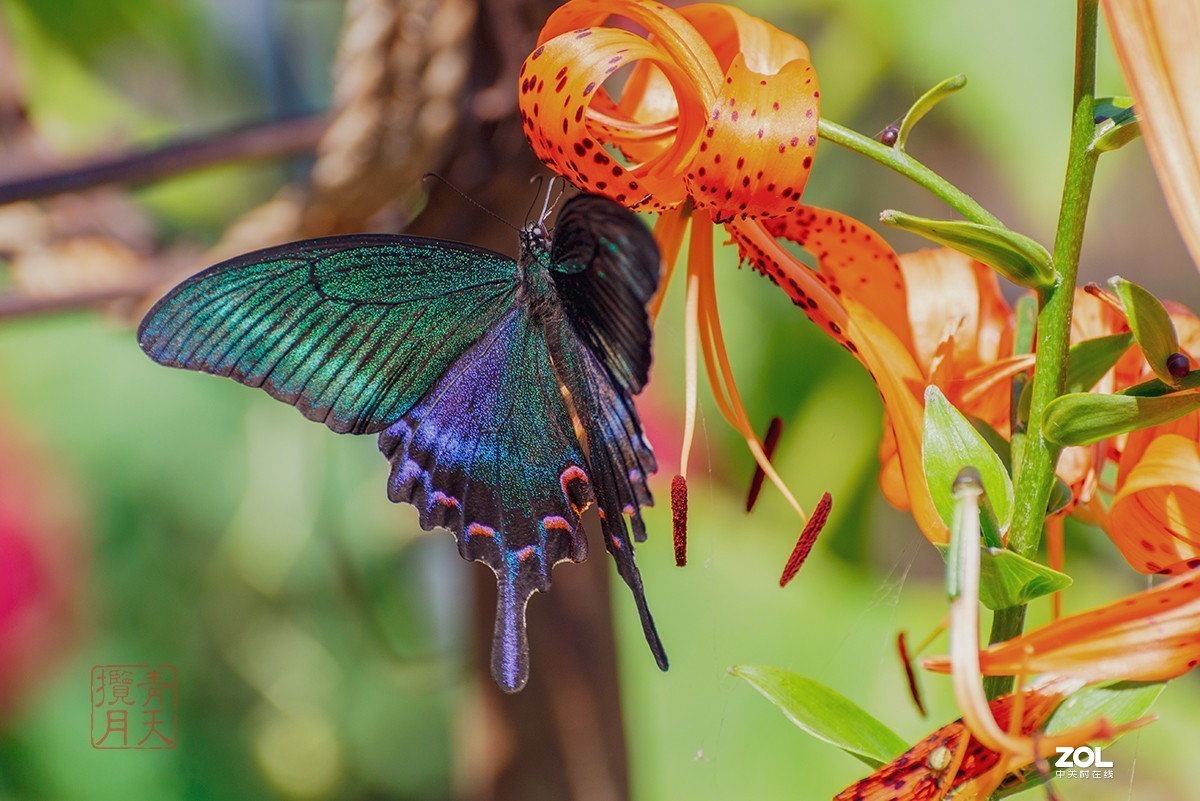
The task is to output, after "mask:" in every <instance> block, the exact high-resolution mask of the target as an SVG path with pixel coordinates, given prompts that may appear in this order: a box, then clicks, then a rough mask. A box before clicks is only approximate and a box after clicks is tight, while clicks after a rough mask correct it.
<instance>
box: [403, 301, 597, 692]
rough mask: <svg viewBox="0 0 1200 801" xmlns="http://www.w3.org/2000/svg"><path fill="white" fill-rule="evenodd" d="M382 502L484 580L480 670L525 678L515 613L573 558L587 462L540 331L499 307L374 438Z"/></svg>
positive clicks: (502, 679) (506, 680)
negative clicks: (489, 587)
mask: <svg viewBox="0 0 1200 801" xmlns="http://www.w3.org/2000/svg"><path fill="white" fill-rule="evenodd" d="M379 447H380V450H381V451H383V453H384V455H386V456H387V457H388V459H389V460H390V461H391V463H392V472H391V476H390V478H389V480H388V496H389V497H390V498H391V499H392V500H393V501H397V502H400V501H406V502H408V503H411V504H413V505H414V506H416V507H417V509H418V510H419V512H420V520H421V526H422V527H423V528H425V529H431V528H433V527H435V526H441V527H443V528H448V529H450V530H451V531H453V532H454V534H455V536H456V538H457V540H458V549H459V553H460V554H462V556H463V558H464V559H469V560H475V561H480V562H484V563H485V564H487V565H488V566H490V567H491V568H492V570H493V571H494V572H495V573H496V579H497V583H498V597H499V606H498V609H497V612H496V629H495V636H494V642H493V650H492V674H493V676H494V677H495V679H496V681H497V683H498V684H499V685H500V686H501V687H502V688H504V689H505V690H507V691H508V692H515V691H517V690H519V689H521V687H523V686H524V684H525V681H526V679H527V677H528V671H529V663H528V644H527V642H526V637H525V606H526V604H527V602H528V600H529V597H530V595H532V594H533V593H534V591H538V590H541V591H544V590H547V589H549V586H550V569H551V568H552V567H553V566H554V565H555V564H557V563H558V562H561V561H564V560H567V559H570V560H573V561H576V562H578V561H582V560H583V559H584V558H585V557H586V555H587V540H586V538H585V535H584V531H583V528H582V527H581V525H580V521H579V515H580V513H581V512H582V511H583V510H584V508H586V507H587V505H588V504H589V503H590V502H591V500H592V497H593V494H592V489H591V478H590V471H589V467H588V461H587V460H586V458H585V457H584V454H583V451H582V448H581V447H580V443H579V440H578V439H577V437H576V436H575V430H574V426H573V423H572V420H571V416H570V414H569V412H568V410H567V407H566V405H565V403H564V401H563V397H562V394H561V392H560V390H559V384H558V379H557V377H556V376H555V372H554V367H553V365H552V363H551V359H550V350H549V346H548V344H547V341H546V334H545V330H544V329H543V328H542V326H541V325H538V324H535V323H534V322H532V321H531V320H530V318H529V315H528V313H527V310H526V308H525V307H524V306H523V305H522V304H514V305H513V307H512V308H511V309H509V310H508V312H507V313H505V315H504V316H503V317H502V318H501V319H500V320H499V321H498V322H497V323H496V324H495V325H494V326H493V327H492V329H491V330H489V331H488V332H487V333H486V334H484V336H483V337H481V338H480V339H479V340H478V341H477V342H475V343H474V344H473V345H471V347H470V348H468V349H467V351H466V352H465V353H463V355H462V356H461V357H460V358H459V359H458V360H457V361H456V362H455V363H454V364H453V366H451V368H450V369H449V370H448V371H446V373H445V374H444V375H443V376H442V377H441V378H440V379H439V380H438V381H437V382H436V383H435V384H434V386H433V387H432V388H431V389H430V390H429V392H428V393H427V394H426V395H425V397H423V398H422V399H421V400H420V401H419V402H418V403H417V404H416V405H415V406H413V407H412V409H410V410H409V411H408V412H407V413H406V414H405V415H404V416H403V417H402V418H401V419H400V420H398V421H397V422H396V423H395V424H393V425H392V426H390V427H389V428H388V429H387V430H386V431H385V432H383V434H382V435H381V436H380V438H379Z"/></svg>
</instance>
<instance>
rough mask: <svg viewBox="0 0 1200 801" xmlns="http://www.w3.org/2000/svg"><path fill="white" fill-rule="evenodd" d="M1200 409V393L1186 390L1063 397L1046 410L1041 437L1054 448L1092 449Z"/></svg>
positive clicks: (1070, 395)
mask: <svg viewBox="0 0 1200 801" xmlns="http://www.w3.org/2000/svg"><path fill="white" fill-rule="evenodd" d="M1197 409H1200V392H1198V391H1196V390H1186V391H1183V392H1175V393H1173V394H1170V395H1161V396H1158V397H1139V396H1136V395H1097V394H1095V393H1093V392H1077V393H1072V394H1069V395H1062V396H1061V397H1058V398H1055V399H1054V400H1052V401H1050V403H1049V404H1048V405H1047V406H1046V415H1045V417H1044V418H1043V419H1042V436H1044V437H1045V438H1046V440H1047V441H1048V442H1052V443H1054V444H1055V445H1091V444H1092V443H1093V442H1099V441H1100V440H1102V439H1107V438H1109V437H1115V436H1117V435H1118V434H1126V433H1128V432H1130V431H1137V430H1138V429H1142V428H1149V427H1151V426H1157V425H1162V424H1163V423H1169V422H1171V421H1172V420H1178V419H1179V418H1180V417H1183V416H1184V415H1185V414H1188V413H1189V412H1194V411H1196V410H1197Z"/></svg>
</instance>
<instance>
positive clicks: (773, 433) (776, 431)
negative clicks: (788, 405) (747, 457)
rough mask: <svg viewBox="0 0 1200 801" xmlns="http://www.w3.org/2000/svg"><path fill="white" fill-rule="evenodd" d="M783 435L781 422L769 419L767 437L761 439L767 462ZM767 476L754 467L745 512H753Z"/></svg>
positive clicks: (761, 470) (757, 466)
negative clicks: (780, 436)
mask: <svg viewBox="0 0 1200 801" xmlns="http://www.w3.org/2000/svg"><path fill="white" fill-rule="evenodd" d="M782 433H783V421H782V420H780V419H779V418H778V417H772V418H771V424H770V425H768V426H767V435H766V436H765V437H763V453H764V454H766V456H767V461H768V462H769V461H771V459H772V457H774V456H775V446H776V445H778V444H779V435H780V434H782ZM766 477H767V474H766V473H764V472H763V469H762V467H761V466H760V465H758V464H755V465H754V476H753V477H751V479H750V492H749V493H748V494H747V495H746V512H747V513H750V512H752V511H754V504H755V503H757V502H758V493H760V492H762V485H763V479H765V478H766Z"/></svg>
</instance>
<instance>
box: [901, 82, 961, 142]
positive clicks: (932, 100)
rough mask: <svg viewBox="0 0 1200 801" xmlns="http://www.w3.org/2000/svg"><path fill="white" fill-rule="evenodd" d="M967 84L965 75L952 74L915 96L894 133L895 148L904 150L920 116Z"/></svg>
mask: <svg viewBox="0 0 1200 801" xmlns="http://www.w3.org/2000/svg"><path fill="white" fill-rule="evenodd" d="M966 85H967V76H966V75H963V74H962V73H959V74H958V75H952V76H950V77H949V78H947V79H946V80H944V81H942V82H941V83H939V84H938V85H937V86H934V87H933V88H932V89H930V90H929V91H928V92H926V93H925V94H923V95H921V96H920V97H918V98H917V102H915V103H913V104H912V108H910V109H909V110H908V113H907V114H905V115H904V119H903V120H901V121H900V130H899V131H898V132H897V134H896V144H895V145H893V147H895V148H896V149H897V150H904V144H905V143H906V142H907V141H908V135H909V134H910V133H912V129H913V127H914V126H916V124H917V123H918V122H920V121H921V118H922V117H924V116H925V115H926V114H928V113H929V112H930V111H932V110H933V107H934V106H936V105H937V104H938V103H941V102H942V101H943V100H945V99H946V98H947V97H949V96H950V95H952V94H954V93H955V92H957V91H958V90H959V89H962V88H963V87H964V86H966Z"/></svg>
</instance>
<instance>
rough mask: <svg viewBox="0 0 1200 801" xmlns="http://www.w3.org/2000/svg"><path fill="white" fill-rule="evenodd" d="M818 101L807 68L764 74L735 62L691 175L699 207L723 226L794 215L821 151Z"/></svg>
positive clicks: (798, 63)
mask: <svg viewBox="0 0 1200 801" xmlns="http://www.w3.org/2000/svg"><path fill="white" fill-rule="evenodd" d="M819 97H820V91H819V90H818V87H817V74H816V72H815V71H814V70H813V67H812V64H810V63H809V62H808V61H805V60H800V59H797V60H795V61H789V62H788V63H787V64H784V65H783V67H782V68H781V69H780V71H779V72H778V73H775V74H766V73H760V72H755V71H753V70H751V69H749V68H748V67H747V66H746V54H745V53H741V52H739V53H738V54H737V55H736V56H734V58H733V63H732V64H730V66H729V71H728V72H727V73H726V75H725V83H724V84H723V85H722V86H721V92H720V94H719V95H718V96H717V98H716V101H715V102H714V104H713V106H712V107H711V109H710V110H709V120H708V126H707V128H706V129H705V131H704V138H703V140H702V141H701V142H700V143H699V147H698V149H697V153H696V156H695V158H694V159H693V161H692V163H691V164H690V165H689V168H688V172H687V179H686V184H687V187H688V191H689V193H690V194H691V195H692V197H693V198H694V199H695V203H696V207H697V208H704V209H709V210H711V212H712V214H713V218H714V219H715V220H716V221H718V222H726V221H729V220H732V219H733V218H735V217H738V216H743V217H744V216H750V217H771V216H777V215H783V214H790V213H792V212H794V211H795V210H796V209H797V208H798V206H799V204H800V195H801V193H802V192H803V191H804V185H805V184H806V183H807V182H808V174H809V171H810V170H811V168H812V159H813V154H814V153H815V152H816V147H817V98H819Z"/></svg>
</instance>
